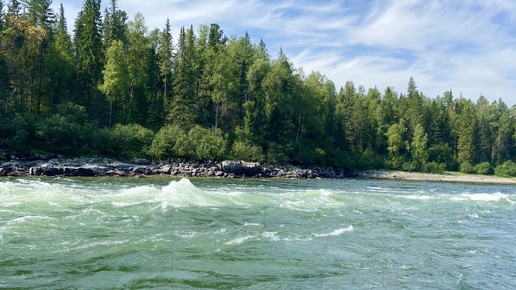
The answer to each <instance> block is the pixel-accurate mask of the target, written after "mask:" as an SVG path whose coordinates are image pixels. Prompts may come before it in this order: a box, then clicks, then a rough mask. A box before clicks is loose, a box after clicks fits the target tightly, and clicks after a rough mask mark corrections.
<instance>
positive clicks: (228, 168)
mask: <svg viewBox="0 0 516 290" xmlns="http://www.w3.org/2000/svg"><path fill="white" fill-rule="evenodd" d="M221 167H222V168H221V169H222V171H224V173H233V174H238V175H240V174H243V173H244V165H243V164H242V161H240V160H225V161H222V164H221Z"/></svg>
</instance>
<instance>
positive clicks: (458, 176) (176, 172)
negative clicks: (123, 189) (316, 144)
mask: <svg viewBox="0 0 516 290" xmlns="http://www.w3.org/2000/svg"><path fill="white" fill-rule="evenodd" d="M156 175H159V176H172V177H205V178H282V179H346V178H356V179H388V180H407V181H410V180H412V181H432V182H456V183H484V184H507V185H516V178H510V177H499V176H493V175H473V174H463V173H459V172H448V171H445V172H443V173H420V172H406V171H397V170H387V169H385V170H383V169H378V170H365V171H358V172H355V173H353V172H346V171H344V170H343V169H334V168H321V167H316V166H314V167H311V168H310V167H307V168H300V167H295V166H288V167H275V166H265V165H260V164H259V163H251V162H244V161H240V160H225V161H208V162H194V161H182V162H179V161H176V162H159V163H153V162H151V161H149V160H146V159H134V160H132V162H129V163H125V162H120V161H117V160H113V159H108V158H74V159H65V158H54V159H49V160H41V159H40V160H32V161H19V160H18V161H15V160H11V161H9V162H0V176H13V177H23V176H83V177H87V176H91V177H94V176H127V177H138V178H140V177H147V176H156Z"/></svg>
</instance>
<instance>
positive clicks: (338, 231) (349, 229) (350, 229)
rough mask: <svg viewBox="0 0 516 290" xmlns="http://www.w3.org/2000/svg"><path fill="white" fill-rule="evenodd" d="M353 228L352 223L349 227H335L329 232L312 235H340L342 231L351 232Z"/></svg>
mask: <svg viewBox="0 0 516 290" xmlns="http://www.w3.org/2000/svg"><path fill="white" fill-rule="evenodd" d="M353 230H354V228H353V225H350V226H349V227H347V228H340V229H336V230H334V231H332V232H330V233H323V234H314V236H316V237H319V238H320V237H331V236H340V235H342V234H344V233H347V232H352V231H353Z"/></svg>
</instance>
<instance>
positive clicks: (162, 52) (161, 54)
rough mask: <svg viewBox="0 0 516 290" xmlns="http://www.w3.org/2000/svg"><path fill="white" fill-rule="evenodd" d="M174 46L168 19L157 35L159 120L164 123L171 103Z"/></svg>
mask: <svg viewBox="0 0 516 290" xmlns="http://www.w3.org/2000/svg"><path fill="white" fill-rule="evenodd" d="M173 49H174V44H173V39H172V32H171V27H170V19H168V18H167V22H166V23H165V27H164V28H163V31H161V32H160V33H159V39H158V52H157V53H158V65H159V75H160V80H161V84H162V99H163V104H162V105H163V108H164V110H163V112H162V117H161V119H162V120H163V121H164V119H165V117H166V116H167V110H168V108H169V107H170V104H171V101H172V72H173V61H174V51H173Z"/></svg>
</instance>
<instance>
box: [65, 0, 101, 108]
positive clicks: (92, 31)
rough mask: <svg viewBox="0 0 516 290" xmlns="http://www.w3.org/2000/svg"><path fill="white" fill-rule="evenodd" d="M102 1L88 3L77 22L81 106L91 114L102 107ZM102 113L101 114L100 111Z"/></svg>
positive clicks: (85, 2)
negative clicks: (99, 89) (99, 88)
mask: <svg viewBox="0 0 516 290" xmlns="http://www.w3.org/2000/svg"><path fill="white" fill-rule="evenodd" d="M101 27H102V22H101V17H100V0H84V4H83V9H82V10H81V11H80V12H79V15H78V16H77V18H76V20H75V30H74V33H75V34H74V38H73V41H74V49H75V58H76V60H77V70H78V74H79V75H78V81H79V86H80V90H81V91H82V94H83V95H82V96H80V97H79V98H78V103H79V104H82V105H85V106H86V108H87V110H89V111H90V114H92V113H94V112H93V111H94V110H97V109H98V106H100V105H102V102H101V99H100V94H99V92H98V88H97V87H98V84H99V83H100V81H101V79H102V62H103V60H104V57H103V53H102V51H103V50H102V37H101ZM97 112H98V111H97Z"/></svg>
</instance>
